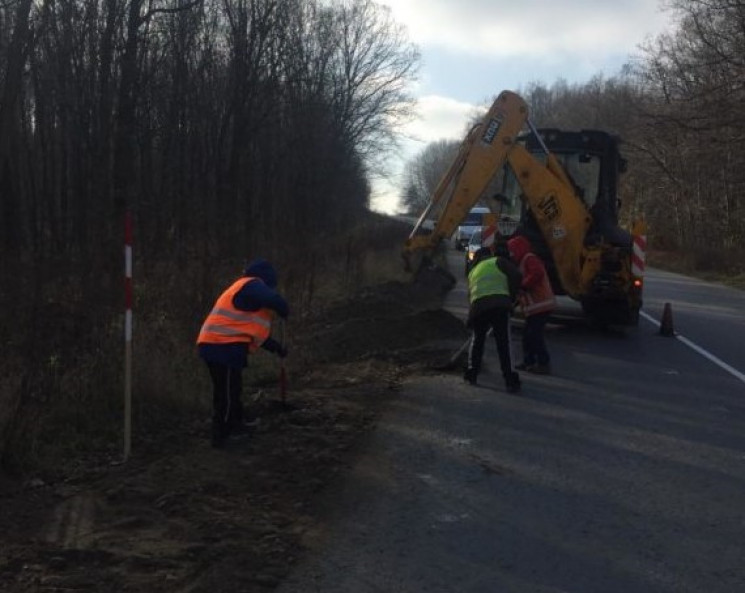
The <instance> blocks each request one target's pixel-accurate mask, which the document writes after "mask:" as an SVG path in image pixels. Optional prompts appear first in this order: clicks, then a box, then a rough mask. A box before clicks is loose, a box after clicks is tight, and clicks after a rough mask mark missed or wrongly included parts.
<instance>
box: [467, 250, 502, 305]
mask: <svg viewBox="0 0 745 593" xmlns="http://www.w3.org/2000/svg"><path fill="white" fill-rule="evenodd" d="M497 294H503V295H508V296H509V294H510V287H509V284H508V283H507V275H506V274H505V273H504V272H502V270H500V269H499V268H498V267H497V258H496V257H490V258H489V259H485V260H483V261H480V262H479V263H478V264H476V267H475V268H473V270H471V272H470V273H469V274H468V300H469V302H471V303H473V302H474V301H475V300H477V299H482V298H484V297H487V296H491V295H497Z"/></svg>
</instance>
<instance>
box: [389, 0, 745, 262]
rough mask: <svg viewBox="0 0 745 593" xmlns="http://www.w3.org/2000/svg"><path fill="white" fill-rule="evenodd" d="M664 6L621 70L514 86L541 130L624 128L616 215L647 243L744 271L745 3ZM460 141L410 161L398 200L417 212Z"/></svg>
mask: <svg viewBox="0 0 745 593" xmlns="http://www.w3.org/2000/svg"><path fill="white" fill-rule="evenodd" d="M667 4H669V8H670V10H672V11H673V15H674V17H675V19H674V22H675V26H674V28H673V29H672V30H671V31H669V32H668V33H667V34H664V35H661V36H659V37H657V38H656V39H650V40H647V41H645V42H644V43H643V44H642V45H641V46H640V48H639V53H638V55H637V56H636V57H634V58H633V59H632V60H631V61H630V62H629V64H627V65H626V66H625V67H624V68H623V70H622V71H621V72H620V73H618V74H617V75H615V76H610V77H609V76H607V75H598V76H595V77H594V78H592V79H591V80H589V81H587V82H584V83H580V84H568V83H566V82H564V81H561V80H559V81H557V82H554V83H553V84H546V83H544V82H535V83H532V84H529V85H527V86H526V87H525V88H522V89H512V90H516V91H517V92H518V93H519V94H520V95H521V96H522V97H523V98H524V99H525V100H526V101H527V102H528V104H529V106H530V109H531V119H532V121H533V122H534V123H535V124H536V125H537V126H539V127H557V128H566V129H582V128H585V129H593V128H595V129H604V130H607V131H610V132H613V133H616V134H618V135H619V136H621V138H622V140H623V142H624V144H623V146H622V150H623V153H624V156H625V157H626V158H627V160H628V163H629V165H628V172H627V173H626V174H625V175H624V176H623V177H622V187H621V193H620V195H621V197H622V200H623V208H622V215H623V216H624V217H626V218H627V222H628V221H629V220H632V219H635V218H637V217H639V216H644V217H645V218H646V220H647V221H648V225H649V231H648V236H649V241H650V245H651V246H652V247H653V248H657V249H667V250H677V251H679V252H682V253H683V254H685V255H687V256H690V257H693V259H694V260H698V261H699V262H700V263H701V265H702V266H708V267H709V268H717V267H719V271H724V270H725V269H726V267H732V266H735V267H737V266H739V269H742V266H743V264H742V261H743V257H744V256H745V150H743V149H744V148H745V109H744V108H743V105H745V102H744V101H745V2H739V1H736V0H673V1H672V2H669V3H667ZM499 90H501V89H495V93H496V92H498V91H499ZM457 145H458V143H457V142H448V141H440V142H435V143H432V144H431V145H429V146H428V147H426V148H425V149H424V150H423V151H422V152H421V153H420V154H419V155H418V156H417V157H416V158H415V159H413V160H412V161H411V162H410V163H409V164H408V167H407V169H406V175H405V177H406V182H405V190H404V200H405V202H406V203H408V204H409V205H410V207H411V208H412V210H414V211H421V205H422V203H423V201H426V199H427V198H426V196H428V195H431V193H432V190H433V189H434V187H435V186H436V184H437V182H438V181H439V179H440V176H441V174H442V172H443V170H444V169H445V168H446V167H447V166H448V165H449V163H450V162H451V160H452V158H453V155H454V150H455V149H456V148H457ZM694 263H695V262H694Z"/></svg>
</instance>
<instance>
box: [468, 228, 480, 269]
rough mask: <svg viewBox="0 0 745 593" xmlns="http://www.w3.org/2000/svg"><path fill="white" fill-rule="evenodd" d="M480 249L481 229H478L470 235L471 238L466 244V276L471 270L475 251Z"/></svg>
mask: <svg viewBox="0 0 745 593" xmlns="http://www.w3.org/2000/svg"><path fill="white" fill-rule="evenodd" d="M479 249H481V231H480V230H478V231H476V232H474V233H473V235H471V239H470V240H469V241H468V245H466V276H468V273H469V272H470V271H471V266H473V260H474V258H475V257H476V252H477V251H478V250H479Z"/></svg>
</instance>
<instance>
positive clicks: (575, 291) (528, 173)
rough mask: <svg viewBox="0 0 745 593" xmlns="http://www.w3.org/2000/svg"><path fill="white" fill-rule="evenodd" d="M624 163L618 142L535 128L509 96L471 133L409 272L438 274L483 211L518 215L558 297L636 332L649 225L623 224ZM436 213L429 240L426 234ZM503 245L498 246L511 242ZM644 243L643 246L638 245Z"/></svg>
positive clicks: (407, 255) (413, 238) (412, 251)
mask: <svg viewBox="0 0 745 593" xmlns="http://www.w3.org/2000/svg"><path fill="white" fill-rule="evenodd" d="M625 167H626V161H625V160H624V159H623V158H622V157H621V155H620V152H619V139H618V137H616V136H614V135H612V134H609V133H607V132H604V131H600V130H581V131H561V130H556V129H536V128H535V126H534V125H533V124H532V122H531V121H530V119H529V117H528V106H527V104H526V103H525V101H524V100H523V99H522V98H521V97H520V96H519V95H517V94H515V93H513V92H510V91H503V92H502V93H500V94H499V96H498V97H497V98H496V100H495V101H494V103H493V104H492V106H491V108H490V109H489V111H488V112H487V113H486V115H485V116H484V118H483V119H482V120H481V121H480V122H479V123H477V124H476V125H475V126H474V127H473V128H471V131H470V132H469V133H468V134H467V136H466V138H465V139H464V141H463V143H462V144H461V147H460V150H459V152H458V154H457V156H456V158H455V160H454V161H453V163H452V165H451V166H450V168H449V169H448V171H447V172H446V173H445V175H444V176H443V177H442V179H441V181H440V183H439V184H438V186H437V188H436V189H435V192H434V194H433V196H432V199H431V201H430V203H429V205H428V206H427V208H426V209H425V211H424V212H423V213H422V215H421V216H420V217H419V220H418V221H417V223H416V224H415V226H414V229H413V230H412V232H411V234H410V236H409V238H408V239H407V241H406V243H405V245H404V250H403V257H404V260H405V262H406V266H407V269H409V270H410V271H413V272H417V271H419V270H421V269H425V268H427V267H430V268H431V267H432V262H433V257H434V255H435V253H436V252H437V250H438V248H439V246H440V245H442V244H443V242H444V241H446V240H448V239H449V238H450V237H451V236H452V235H453V233H454V231H455V229H456V228H457V226H458V224H459V223H460V222H461V221H462V220H463V219H464V218H465V217H466V216H467V215H468V213H469V211H470V210H471V208H472V207H473V206H474V205H476V204H477V203H487V204H488V203H490V200H491V201H494V202H495V203H499V204H500V210H503V207H504V205H505V204H507V205H508V209H509V208H510V207H511V208H512V210H513V212H515V211H516V212H517V216H518V217H519V223H518V224H517V226H516V228H515V230H514V234H520V235H524V236H526V237H527V238H528V239H529V240H530V242H531V244H532V245H533V249H534V251H535V252H536V253H537V254H538V255H539V256H541V257H542V258H543V260H544V262H546V267H547V269H548V272H549V277H550V279H551V283H552V286H553V289H554V291H555V292H556V294H559V295H568V296H570V297H572V298H573V299H575V300H576V301H578V302H579V303H581V305H582V309H583V311H584V313H585V314H586V315H587V316H588V317H590V318H591V319H593V320H594V321H596V322H598V323H601V324H603V325H610V324H614V325H636V324H637V323H638V318H639V309H640V308H641V305H642V286H643V278H642V275H643V259H642V258H643V254H641V253H639V252H638V250H637V252H636V253H635V245H638V244H643V239H644V236H645V235H646V230H645V224H644V222H643V221H638V222H636V223H635V224H634V228H633V230H632V232H628V231H626V230H624V229H622V228H621V227H620V226H619V224H618V208H619V204H620V202H619V199H618V192H617V189H618V179H619V176H620V174H621V173H622V172H623V171H625ZM433 213H435V215H436V222H435V225H434V228H433V229H432V230H431V231H430V232H426V231H424V230H423V229H422V225H423V223H424V221H425V220H427V219H428V218H429V217H431V216H432V215H433ZM507 238H509V237H505V236H502V237H500V238H499V239H498V240H506V239H507ZM636 238H638V239H639V241H636V240H635V239H636Z"/></svg>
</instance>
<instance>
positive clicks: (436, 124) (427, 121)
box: [404, 95, 483, 145]
mask: <svg viewBox="0 0 745 593" xmlns="http://www.w3.org/2000/svg"><path fill="white" fill-rule="evenodd" d="M479 111H481V112H483V109H482V108H480V106H478V105H474V104H473V103H467V102H464V101H457V100H455V99H452V98H450V97H442V96H437V95H427V96H424V97H419V99H418V100H417V106H416V112H417V114H418V117H417V119H415V120H413V121H411V122H410V123H408V124H407V125H406V126H405V127H404V136H405V137H406V138H407V140H408V141H410V142H415V143H420V144H422V145H426V144H427V143H429V142H434V141H436V140H442V139H458V138H463V137H464V136H465V134H466V131H467V128H468V122H469V121H470V120H471V118H472V117H473V116H474V114H476V113H477V112H479Z"/></svg>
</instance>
